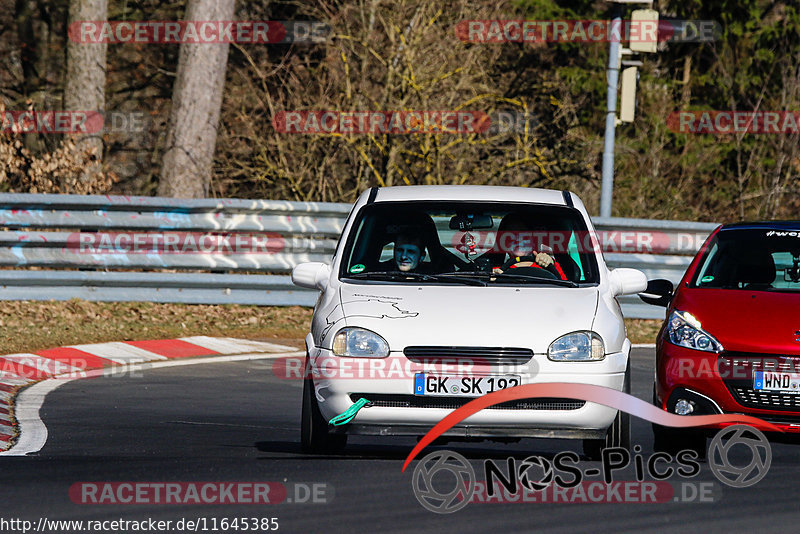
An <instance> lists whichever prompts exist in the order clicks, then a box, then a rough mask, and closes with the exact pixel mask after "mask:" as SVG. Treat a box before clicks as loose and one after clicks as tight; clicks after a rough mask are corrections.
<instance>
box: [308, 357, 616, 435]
mask: <svg viewBox="0 0 800 534" xmlns="http://www.w3.org/2000/svg"><path fill="white" fill-rule="evenodd" d="M310 358H311V372H312V376H313V377H314V380H313V382H314V390H315V393H316V398H317V401H318V403H319V407H320V411H321V412H322V415H323V416H324V417H325V418H327V419H330V418H332V417H334V416H336V415H338V414H340V413H342V412H344V411H345V410H347V409H348V408H349V407H350V406H352V404H353V402H354V400H356V399H354V398H352V397H351V396H352V395H353V394H358V395H357V396H363V397H364V398H366V399H367V400H370V395H373V397H374V398H377V397H380V398H387V397H391V398H393V399H404V398H405V399H408V401H409V402H408V404H409V405H403V404H404V403H402V402H399V403H395V405H393V406H387V405H376V406H371V407H366V408H363V409H362V410H361V411H359V413H358V415H357V416H356V417H355V419H354V420H353V421H352V423H350V424H349V425H347V426H346V427H345V428H344V429H343V430H338V429H337V430H336V431H344V432H347V433H348V434H369V435H420V434H425V433H426V432H427V431H428V430H430V428H431V427H432V426H433V425H435V424H436V423H438V422H439V421H441V420H442V419H443V418H444V417H446V416H447V415H449V414H450V413H452V412H453V409H452V408H442V407H435V405H436V403H429V405H432V406H434V407H421V406H418V405H412V404H418V403H415V402H414V401H415V400H416V399H419V397H415V396H414V375H415V373H417V372H423V371H425V370H426V369H425V368H423V367H422V365H421V364H418V363H414V362H412V361H410V360H408V359H406V358H405V357H404V356H403V355H402V353H392V354H391V355H390V356H389V357H388V358H386V359H383V360H366V359H359V358H339V357H335V356H333V355H332V354H331V352H330V351H328V350H325V349H320V348H315V349H312V351H311V352H310ZM627 359H628V354H627V353H622V352H620V353H615V354H609V355H607V356H606V358H605V359H604V360H603V361H600V362H552V361H550V360H548V359H547V357H546V356H545V355H538V354H537V355H534V356H533V358H532V359H531V360H530V361H529V362H527V363H525V364H522V365H503V366H500V365H496V364H492V365H488V364H487V365H471V366H470V365H460V364H459V363H457V362H455V361H453V362H451V364H450V365H449V366H446V365H442V366H439V367H437V368H436V369H435V371H432V372H434V373H438V374H440V375H456V376H487V377H488V376H498V375H509V374H513V375H518V376H519V377H520V380H521V383H522V384H532V383H543V382H567V383H580V384H593V385H598V386H604V387H609V388H613V389H617V390H622V388H623V383H624V379H625V368H626V366H627ZM427 370H428V371H430V368H429V369H427ZM425 398H426V399H441V400H443V401H445V403H446V402H447V401H456V400H457V401H460V402H461V401H465V400H470V399H464V398H463V397H457V398H456V397H433V398H431V397H425ZM564 398H565V399H566V398H569V395H568V392H565V395H564ZM552 400H555V399H552ZM384 404H385V403H384ZM525 406H530V403H529V404H526V405H525ZM542 406H544V407H545V408H544V409H528V408H525V407H523V408H514V407H510V408H509V407H507V408H504V409H484V410H482V411H480V412H478V413H476V414H473V415H471V416H470V417H468V418H466V419H464V421H462V422H461V423H460V424H458V425H456V426H455V427H453V428H452V429H451V430H449V431H448V432H446V433H445V434H444V435H445V436H459V437H466V438H470V437H475V438H482V437H508V438H517V437H551V438H602V437H603V436H604V435H605V431H606V429H607V428H608V427H609V426H610V425H611V423H612V422H613V420H614V418H615V417H616V414H617V410H615V409H613V408H609V407H607V406H603V405H600V404H595V403H582V405H581V406H580V407H579V408H576V409H564V408H563V406H561V407H560V409H546V408H547V406H548V405H547V404H546V403H544V404H542Z"/></svg>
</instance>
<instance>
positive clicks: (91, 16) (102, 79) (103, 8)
mask: <svg viewBox="0 0 800 534" xmlns="http://www.w3.org/2000/svg"><path fill="white" fill-rule="evenodd" d="M107 19H108V1H107V0H70V4H69V22H70V24H72V23H74V22H78V21H84V20H87V21H88V20H91V21H105V20H107ZM107 51H108V45H107V44H105V43H80V42H75V41H72V40H69V42H68V44H67V80H66V85H65V87H64V109H65V110H68V111H78V110H80V111H97V112H103V111H105V105H106V54H107ZM75 150H77V151H79V152H81V153H86V152H89V153H90V154H92V155H91V156H90V158H91V160H90V162H89V163H88V164H87V165H86V167H85V168H84V172H83V178H84V180H85V181H92V180H94V177H95V175H97V174H98V173H99V172H101V165H102V161H103V135H102V132H98V133H94V134H86V135H84V136H78V138H77V139H76V140H75Z"/></svg>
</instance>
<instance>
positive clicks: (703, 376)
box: [654, 337, 800, 433]
mask: <svg viewBox="0 0 800 534" xmlns="http://www.w3.org/2000/svg"><path fill="white" fill-rule="evenodd" d="M783 356H784V355H777V354H776V355H741V356H735V355H732V354H731V353H724V352H723V353H721V354H716V353H713V352H702V351H697V350H692V349H687V348H684V347H678V346H676V345H673V344H672V343H669V342H668V341H666V340H664V338H663V337H661V338H659V340H658V343H657V344H656V378H655V399H654V400H655V403H656V405H658V406H660V407H661V409H663V410H670V408H671V405H674V401H675V398H676V397H677V396H680V395H681V394H682V392H684V391H686V392H688V394H689V395H700V396H702V397H704V398H706V399H708V401H709V402H705V403H703V404H704V406H713V407H714V410H713V411H711V412H709V411H708V410H706V411H704V412H703V413H702V415H707V414H708V413H729V414H744V415H751V416H754V417H759V418H761V419H764V420H765V421H768V422H770V423H772V424H774V425H775V426H777V427H778V428H780V429H781V430H782V431H784V432H787V433H800V394H791V395H780V396H778V397H780V398H779V399H778V400H777V402H774V403H773V404H774V405H775V406H776V408H780V409H767V408H761V407H757V406H754V405H747V404H746V403H747V402H748V400H749V401H750V402H752V403H753V404H756V402H754V401H755V400H757V399H759V398H761V397H762V396H763V395H762V394H760V393H757V392H756V391H755V390H754V389H753V376H752V374H751V373H752V370H753V368H752V367H751V366H750V365H746V364H742V363H741V362H757V363H758V362H759V361H763V360H764V359H766V360H771V359H779V358H781V357H783ZM769 398H772V396H769ZM794 406H797V407H798V408H797V409H794V408H792V407H794ZM787 408H788V409H787ZM723 426H727V425H718V426H711V427H707V428H721V427H723Z"/></svg>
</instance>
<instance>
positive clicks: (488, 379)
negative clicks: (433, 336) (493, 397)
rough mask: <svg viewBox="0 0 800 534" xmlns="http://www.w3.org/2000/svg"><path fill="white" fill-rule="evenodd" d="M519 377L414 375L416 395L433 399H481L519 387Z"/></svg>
mask: <svg viewBox="0 0 800 534" xmlns="http://www.w3.org/2000/svg"><path fill="white" fill-rule="evenodd" d="M521 383H522V382H520V379H519V375H499V376H438V375H431V374H427V373H417V374H416V375H414V395H428V396H431V397H480V396H481V395H486V394H487V393H491V392H493V391H498V390H500V389H506V388H513V387H514V386H519V385H520V384H521Z"/></svg>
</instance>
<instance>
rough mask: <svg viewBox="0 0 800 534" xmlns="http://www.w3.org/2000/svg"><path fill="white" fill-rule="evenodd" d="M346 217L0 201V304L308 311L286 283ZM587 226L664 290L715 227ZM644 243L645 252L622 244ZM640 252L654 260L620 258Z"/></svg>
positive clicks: (345, 207) (66, 198)
mask: <svg viewBox="0 0 800 534" xmlns="http://www.w3.org/2000/svg"><path fill="white" fill-rule="evenodd" d="M350 208H351V205H349V204H336V203H311V202H289V201H267V200H240V199H224V200H214V199H199V200H183V199H169V198H154V197H127V196H81V195H36V194H0V300H50V299H55V300H68V299H70V298H82V299H86V300H94V301H109V302H120V301H151V302H180V303H194V304H258V305H302V306H310V305H313V304H314V302H315V301H316V293H315V292H313V291H308V290H303V289H300V288H297V287H295V286H293V285H292V283H291V280H290V279H289V277H288V276H286V274H288V273H289V272H290V271H291V269H292V267H294V266H295V265H297V264H298V263H301V262H304V261H328V260H330V257H331V256H332V254H333V252H334V250H335V247H336V242H337V239H338V236H339V234H340V233H341V231H342V229H343V226H344V222H345V219H346V217H347V214H348V213H349V211H350ZM594 223H595V226H596V228H597V229H598V231H600V239H601V243H602V245H603V249H604V255H605V258H606V261H607V263H608V264H609V265H610V266H611V267H634V268H638V269H641V270H643V271H644V272H645V273H646V274H647V275H648V278H667V279H669V280H672V281H673V282H674V283H677V282H678V280H680V278H681V276H682V275H683V272H684V271H685V269H686V266H687V265H688V264H689V261H690V260H691V256H692V255H693V254H694V253H695V252H696V251H697V249H698V247H699V245H700V244H701V243H702V242H703V240H705V238H706V236H708V234H709V233H710V232H711V231H712V230H713V229H714V228H715V227H716V225H714V224H708V223H689V222H677V221H656V220H644V219H622V218H597V219H594ZM642 232H646V234H643V233H642ZM642 235H645V236H646V237H647V239H650V240H651V241H650V242H649V243H648V242H638V243H637V242H631V239H633V240H634V241H635V240H637V239H639V240H641V236H642ZM648 236H649V237H648ZM648 245H649V246H650V249H651V250H650V251H651V252H655V253H654V254H641V253H629V252H623V251H622V250H626V249H627V248H628V247H630V246H633V247H634V248H639V249H641V248H644V249H648ZM267 273H269V274H267ZM280 273H282V274H283V276H280V275H279V274H280ZM620 302H621V304H622V306H623V311H624V312H625V313H626V316H628V317H633V318H663V316H664V310H663V308H656V307H653V306H648V305H645V304H643V303H641V301H639V299H638V297H625V298H623V299H621V300H620Z"/></svg>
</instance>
